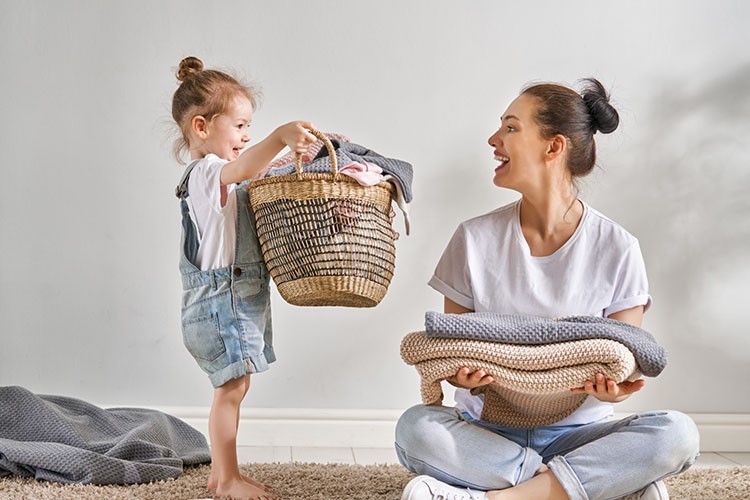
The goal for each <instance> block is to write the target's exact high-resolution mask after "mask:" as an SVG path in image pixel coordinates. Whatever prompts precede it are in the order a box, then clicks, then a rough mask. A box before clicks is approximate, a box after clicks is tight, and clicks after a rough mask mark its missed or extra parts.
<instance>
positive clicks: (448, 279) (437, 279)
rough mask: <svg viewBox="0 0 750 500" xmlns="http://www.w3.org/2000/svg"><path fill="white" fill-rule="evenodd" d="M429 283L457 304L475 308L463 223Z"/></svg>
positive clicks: (449, 243) (454, 234)
mask: <svg viewBox="0 0 750 500" xmlns="http://www.w3.org/2000/svg"><path fill="white" fill-rule="evenodd" d="M427 284H428V285H429V286H431V287H432V288H434V289H435V290H437V291H438V292H440V293H442V294H443V295H444V296H445V297H447V298H449V299H450V300H452V301H453V302H455V303H456V304H458V305H461V306H463V307H466V308H467V309H472V310H474V294H473V292H472V287H471V274H470V269H469V256H468V246H467V238H466V231H465V229H464V227H463V225H461V226H459V227H458V229H456V232H455V233H453V237H452V238H451V240H450V241H449V242H448V246H447V247H446V248H445V251H443V255H442V257H440V260H439V261H438V264H437V267H436V268H435V273H434V274H433V275H432V278H430V281H428V282H427Z"/></svg>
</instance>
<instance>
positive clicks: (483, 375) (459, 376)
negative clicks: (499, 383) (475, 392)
mask: <svg viewBox="0 0 750 500" xmlns="http://www.w3.org/2000/svg"><path fill="white" fill-rule="evenodd" d="M445 380H447V381H448V382H449V383H451V384H453V385H455V386H456V387H460V388H461V389H475V388H477V387H482V386H483V385H487V384H491V383H492V382H493V381H494V380H495V379H493V378H492V375H488V374H487V372H485V371H484V370H481V369H480V370H475V371H471V369H469V368H467V367H463V368H461V369H460V370H458V372H456V374H455V375H453V376H452V377H448V378H447V379H445Z"/></svg>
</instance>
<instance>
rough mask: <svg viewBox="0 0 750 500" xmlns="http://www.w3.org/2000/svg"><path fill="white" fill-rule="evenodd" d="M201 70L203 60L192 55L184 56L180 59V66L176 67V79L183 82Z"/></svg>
mask: <svg viewBox="0 0 750 500" xmlns="http://www.w3.org/2000/svg"><path fill="white" fill-rule="evenodd" d="M201 71H203V61H201V60H200V59H198V58H197V57H193V56H189V57H186V58H185V59H183V60H182V61H180V67H179V68H177V80H179V81H181V82H184V81H185V80H187V79H188V78H190V77H191V76H193V75H194V74H196V73H199V72H201Z"/></svg>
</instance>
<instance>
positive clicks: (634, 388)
mask: <svg viewBox="0 0 750 500" xmlns="http://www.w3.org/2000/svg"><path fill="white" fill-rule="evenodd" d="M644 385H646V381H645V380H643V379H639V380H636V381H634V382H630V381H627V380H626V381H625V382H620V383H619V384H618V383H617V382H615V381H614V380H610V379H606V380H605V379H604V375H603V374H601V373H597V374H596V377H595V378H594V381H593V382H592V381H591V380H587V381H586V383H584V384H583V387H578V388H576V389H571V392H573V393H575V394H584V393H585V394H588V395H589V396H594V397H595V398H596V399H598V400H599V401H604V402H605V403H619V402H620V401H624V400H626V399H628V398H629V397H630V395H631V394H633V393H636V392H638V391H640V390H641V389H643V386H644Z"/></svg>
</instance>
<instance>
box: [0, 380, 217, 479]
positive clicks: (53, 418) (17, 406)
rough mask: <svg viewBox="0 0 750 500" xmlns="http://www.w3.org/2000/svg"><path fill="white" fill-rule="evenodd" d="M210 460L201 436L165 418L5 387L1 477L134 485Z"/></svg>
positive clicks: (0, 405) (1, 394)
mask: <svg viewBox="0 0 750 500" xmlns="http://www.w3.org/2000/svg"><path fill="white" fill-rule="evenodd" d="M210 461H211V454H210V451H209V448H208V444H207V443H206V438H205V437H204V436H203V434H201V433H200V432H199V431H198V430H196V429H194V428H193V427H191V426H189V425H188V424H186V423H185V422H183V421H182V420H180V419H178V418H176V417H173V416H171V415H168V414H166V413H162V412H159V411H156V410H148V409H142V408H110V409H102V408H99V407H97V406H94V405H92V404H89V403H86V402H84V401H81V400H79V399H74V398H70V397H64V396H44V395H36V394H33V393H32V392H30V391H28V390H27V389H24V388H22V387H17V386H10V387H0V477H3V476H7V475H10V474H13V475H17V476H22V477H32V478H36V479H45V480H48V481H55V482H60V483H81V484H135V483H147V482H151V481H159V480H163V479H169V478H176V477H178V476H179V475H180V474H182V469H183V466H185V465H196V464H201V463H207V462H210Z"/></svg>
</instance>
